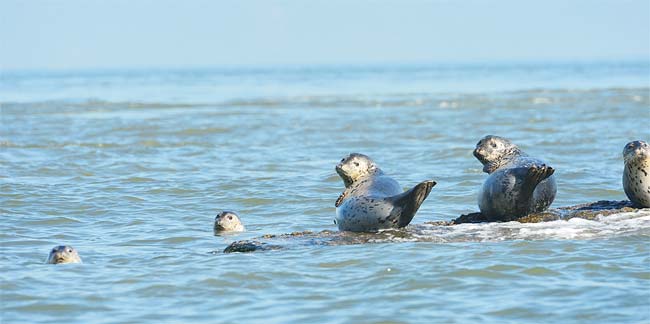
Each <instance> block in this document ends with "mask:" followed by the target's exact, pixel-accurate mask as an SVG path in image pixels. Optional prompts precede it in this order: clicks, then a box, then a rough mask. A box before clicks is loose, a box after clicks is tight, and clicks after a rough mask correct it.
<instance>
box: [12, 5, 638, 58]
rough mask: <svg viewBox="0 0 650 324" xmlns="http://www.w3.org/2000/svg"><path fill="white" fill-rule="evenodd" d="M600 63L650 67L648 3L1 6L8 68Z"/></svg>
mask: <svg viewBox="0 0 650 324" xmlns="http://www.w3.org/2000/svg"><path fill="white" fill-rule="evenodd" d="M599 60H650V1H648V0H589V1H586V0H574V1H565V0H548V1H516V0H503V1H497V0H495V1H488V0H456V1H451V0H449V1H448V0H429V1H426V0H420V1H406V0H402V1H370V0H359V1H343V0H331V1H302V0H295V1H288V0H287V1H278V0H248V1H234V0H233V1H202V0H186V1H166V0H162V1H153V0H114V1H108V0H68V1H24V0H2V1H0V69H4V70H38V69H63V70H66V69H89V68H90V69H92V68H99V69H110V68H138V67H143V68H146V67H200V66H264V65H317V64H375V63H425V62H492V61H498V62H510V61H599Z"/></svg>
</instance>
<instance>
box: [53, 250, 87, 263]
mask: <svg viewBox="0 0 650 324" xmlns="http://www.w3.org/2000/svg"><path fill="white" fill-rule="evenodd" d="M47 263H49V264H59V263H81V258H80V257H79V254H78V253H77V250H75V248H73V247H72V246H68V245H59V246H55V247H53V248H52V250H51V251H50V255H49V256H48V257H47Z"/></svg>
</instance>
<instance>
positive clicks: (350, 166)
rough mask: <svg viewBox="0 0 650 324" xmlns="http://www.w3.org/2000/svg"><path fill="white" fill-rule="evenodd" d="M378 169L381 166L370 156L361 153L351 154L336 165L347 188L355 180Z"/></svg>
mask: <svg viewBox="0 0 650 324" xmlns="http://www.w3.org/2000/svg"><path fill="white" fill-rule="evenodd" d="M378 171H379V167H377V164H375V162H374V161H373V160H372V159H371V158H370V157H368V156H366V155H363V154H359V153H351V154H349V155H348V156H346V157H344V158H342V159H341V162H339V164H337V165H336V173H338V174H339V176H340V177H341V179H343V183H344V184H345V187H346V188H349V187H350V186H351V185H352V183H354V182H355V181H357V180H359V179H361V178H363V177H367V176H369V175H372V174H375V173H377V172H378Z"/></svg>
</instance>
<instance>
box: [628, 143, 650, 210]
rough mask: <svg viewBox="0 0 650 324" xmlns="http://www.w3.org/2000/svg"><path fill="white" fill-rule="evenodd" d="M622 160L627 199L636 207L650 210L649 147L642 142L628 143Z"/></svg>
mask: <svg viewBox="0 0 650 324" xmlns="http://www.w3.org/2000/svg"><path fill="white" fill-rule="evenodd" d="M623 159H624V161H625V169H624V170H623V189H624V190H625V194H626V195H627V198H629V199H630V201H631V202H632V203H633V204H634V205H635V206H637V207H643V208H650V146H648V143H647V142H644V141H634V142H629V143H627V145H625V148H624V149H623Z"/></svg>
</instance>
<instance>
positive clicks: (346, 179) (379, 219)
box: [334, 153, 436, 232]
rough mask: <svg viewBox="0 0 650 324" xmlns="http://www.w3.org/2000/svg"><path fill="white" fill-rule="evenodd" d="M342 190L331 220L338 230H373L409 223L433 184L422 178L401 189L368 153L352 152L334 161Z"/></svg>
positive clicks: (434, 183) (402, 225)
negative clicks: (342, 186) (341, 181)
mask: <svg viewBox="0 0 650 324" xmlns="http://www.w3.org/2000/svg"><path fill="white" fill-rule="evenodd" d="M336 172H337V173H338V174H339V176H340V177H341V179H343V183H344V184H345V191H343V193H342V194H341V195H340V196H339V198H338V199H337V200H336V204H335V205H336V218H335V219H334V223H336V225H337V226H338V228H339V230H341V231H351V232H374V231H377V230H380V229H387V228H397V227H404V226H406V225H408V224H409V223H410V222H411V220H412V219H413V216H415V213H416V212H417V211H418V209H419V208H420V205H422V202H424V200H425V199H426V198H427V196H428V195H429V193H430V192H431V188H433V186H435V185H436V182H435V181H424V182H421V183H420V184H418V185H416V186H415V187H413V188H412V189H411V190H408V191H406V192H404V191H403V190H402V188H401V187H400V186H399V184H398V183H397V181H395V180H393V179H392V178H391V177H389V176H387V175H385V174H384V172H383V171H382V170H381V169H380V168H379V167H378V166H377V164H375V162H374V161H372V159H370V158H369V157H368V156H366V155H363V154H359V153H352V154H350V155H348V156H347V157H345V158H343V159H342V160H341V162H340V163H339V164H337V165H336Z"/></svg>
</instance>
